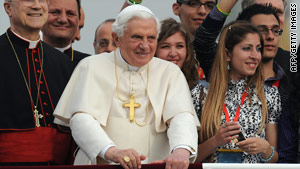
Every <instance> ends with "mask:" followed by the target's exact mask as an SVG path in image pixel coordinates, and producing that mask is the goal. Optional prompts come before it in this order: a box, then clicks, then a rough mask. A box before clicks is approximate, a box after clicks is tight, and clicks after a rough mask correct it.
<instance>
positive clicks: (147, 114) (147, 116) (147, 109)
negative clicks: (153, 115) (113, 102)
mask: <svg viewBox="0 0 300 169" xmlns="http://www.w3.org/2000/svg"><path fill="white" fill-rule="evenodd" d="M114 59H115V76H116V80H117V96H118V99H119V100H121V101H122V102H126V101H127V100H123V99H121V98H120V95H119V79H118V77H119V76H118V70H117V61H116V60H117V57H116V51H114ZM148 81H149V63H148V64H147V86H146V96H147V105H146V120H145V123H143V124H141V123H139V122H138V121H136V113H135V114H134V119H135V123H136V124H137V125H138V126H140V127H143V126H145V125H147V123H148V121H149V96H148V84H149V83H148ZM129 97H130V96H129Z"/></svg>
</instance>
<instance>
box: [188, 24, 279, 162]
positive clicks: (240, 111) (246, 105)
mask: <svg viewBox="0 0 300 169" xmlns="http://www.w3.org/2000/svg"><path fill="white" fill-rule="evenodd" d="M263 44H264V41H263V38H262V35H261V33H260V31H259V30H258V29H257V28H256V27H255V26H253V25H252V24H250V23H248V22H245V21H235V22H232V23H229V24H228V25H226V26H225V27H224V28H223V30H222V32H221V35H220V40H219V44H218V47H217V54H216V57H215V60H214V63H213V67H212V70H211V75H210V79H209V87H208V88H207V87H204V86H202V85H201V84H198V85H197V86H196V87H195V88H194V89H193V90H192V96H193V100H194V105H195V109H196V112H197V115H198V117H199V119H200V120H201V129H200V132H199V146H198V149H200V150H202V151H201V153H199V154H198V162H203V161H208V162H221V161H230V162H243V163H260V162H276V161H277V159H278V154H277V151H276V149H275V148H274V147H276V144H274V143H275V142H276V140H277V135H276V134H275V135H274V134H271V133H276V124H274V123H277V122H278V121H279V116H280V110H281V107H280V106H281V105H280V98H279V93H278V89H277V88H275V87H267V86H264V79H263V75H262V64H261V62H260V61H261V57H262V50H263V49H262V46H263ZM223 113H224V114H223ZM221 126H222V127H221ZM254 126H255V127H254ZM240 132H242V133H243V135H244V136H245V138H246V140H244V141H240V142H236V141H235V140H236V139H237V138H238V134H239V133H240ZM217 149H219V151H216V150H217ZM224 149H225V150H227V151H233V152H235V153H236V154H235V157H237V158H233V157H230V156H228V155H222V153H224ZM225 152H226V151H225ZM218 154H219V155H218Z"/></svg>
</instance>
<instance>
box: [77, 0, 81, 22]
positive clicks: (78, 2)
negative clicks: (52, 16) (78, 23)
mask: <svg viewBox="0 0 300 169" xmlns="http://www.w3.org/2000/svg"><path fill="white" fill-rule="evenodd" d="M76 2H77V7H78V9H77V10H78V17H79V19H80V17H81V12H80V8H81V0H76Z"/></svg>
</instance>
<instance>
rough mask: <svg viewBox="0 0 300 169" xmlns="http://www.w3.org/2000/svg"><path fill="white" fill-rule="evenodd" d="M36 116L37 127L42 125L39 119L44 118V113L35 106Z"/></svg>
mask: <svg viewBox="0 0 300 169" xmlns="http://www.w3.org/2000/svg"><path fill="white" fill-rule="evenodd" d="M34 118H35V123H36V124H35V125H36V127H41V124H40V120H39V119H40V118H43V115H41V114H39V111H38V110H37V109H36V107H34Z"/></svg>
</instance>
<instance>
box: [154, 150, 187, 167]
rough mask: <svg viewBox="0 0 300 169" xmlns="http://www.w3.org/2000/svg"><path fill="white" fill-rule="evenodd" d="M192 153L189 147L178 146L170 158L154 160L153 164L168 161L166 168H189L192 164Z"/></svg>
mask: <svg viewBox="0 0 300 169" xmlns="http://www.w3.org/2000/svg"><path fill="white" fill-rule="evenodd" d="M190 154H191V153H190V151H188V150H187V149H184V148H178V149H175V150H174V151H173V152H172V154H171V155H170V156H169V157H168V158H166V159H164V160H158V161H154V162H152V164H158V163H166V169H187V168H188V167H189V164H190V160H189V158H190Z"/></svg>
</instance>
